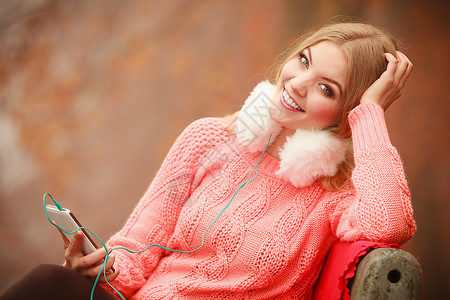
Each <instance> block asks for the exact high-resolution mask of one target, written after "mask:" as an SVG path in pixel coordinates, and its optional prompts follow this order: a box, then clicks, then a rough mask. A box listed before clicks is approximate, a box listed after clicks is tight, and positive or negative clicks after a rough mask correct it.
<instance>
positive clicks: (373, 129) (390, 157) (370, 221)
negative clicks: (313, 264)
mask: <svg viewBox="0 0 450 300" xmlns="http://www.w3.org/2000/svg"><path fill="white" fill-rule="evenodd" d="M349 122H350V126H351V128H352V139H353V147H354V159H355V168H354V170H353V173H352V182H353V186H354V191H352V192H347V193H345V192H344V193H341V194H339V195H338V198H339V199H338V203H337V206H336V208H335V211H334V214H333V218H332V228H333V230H334V231H335V233H336V236H337V237H338V238H339V239H340V240H342V241H349V242H350V241H356V240H361V239H366V240H371V241H377V242H388V243H399V244H403V243H405V242H406V241H407V240H409V239H410V238H411V237H412V236H413V235H414V233H415V231H416V224H415V221H414V219H413V210H412V206H411V195H410V192H409V189H408V186H407V183H406V179H405V174H404V171H403V165H402V162H401V160H400V157H399V155H398V153H397V150H396V149H395V148H394V147H393V146H392V144H391V142H390V140H389V135H388V131H387V128H386V122H385V119H384V111H383V109H382V108H381V107H380V106H379V105H377V104H374V103H366V104H361V105H359V106H357V107H356V108H355V109H354V110H353V111H352V112H351V113H350V115H349Z"/></svg>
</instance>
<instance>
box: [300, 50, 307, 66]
mask: <svg viewBox="0 0 450 300" xmlns="http://www.w3.org/2000/svg"><path fill="white" fill-rule="evenodd" d="M300 61H301V62H302V64H303V65H304V66H305V67H306V68H307V69H308V68H309V61H308V58H306V56H305V55H304V54H303V53H300Z"/></svg>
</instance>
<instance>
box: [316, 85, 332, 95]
mask: <svg viewBox="0 0 450 300" xmlns="http://www.w3.org/2000/svg"><path fill="white" fill-rule="evenodd" d="M319 86H320V89H321V90H322V92H324V94H325V95H327V96H328V97H333V95H334V93H333V90H332V89H331V88H330V87H329V86H328V85H326V84H319Z"/></svg>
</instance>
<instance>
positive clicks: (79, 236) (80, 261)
mask: <svg viewBox="0 0 450 300" xmlns="http://www.w3.org/2000/svg"><path fill="white" fill-rule="evenodd" d="M60 233H61V236H62V237H63V241H64V249H65V253H64V257H65V259H66V267H67V268H70V269H73V270H75V271H77V272H78V273H80V274H82V275H84V276H87V277H92V278H96V277H97V275H98V273H99V272H100V270H101V268H102V266H103V261H102V259H104V258H105V257H106V250H105V248H103V247H102V248H100V249H97V250H96V251H94V252H92V253H90V254H88V255H83V253H82V252H81V246H82V242H83V233H82V232H81V230H78V231H77V232H76V233H75V234H74V236H73V238H72V240H71V241H69V240H68V239H67V237H66V236H65V235H64V234H63V233H62V232H60ZM114 261H115V257H114V256H112V255H110V256H109V259H108V262H107V263H106V266H105V269H106V270H107V271H106V279H107V280H108V281H113V280H114V279H115V278H116V277H117V276H118V275H119V269H118V268H117V266H116V265H114ZM113 266H114V268H113V269H111V267H113ZM110 269H111V270H110ZM99 282H106V280H105V278H104V276H103V271H102V275H101V276H100V278H99Z"/></svg>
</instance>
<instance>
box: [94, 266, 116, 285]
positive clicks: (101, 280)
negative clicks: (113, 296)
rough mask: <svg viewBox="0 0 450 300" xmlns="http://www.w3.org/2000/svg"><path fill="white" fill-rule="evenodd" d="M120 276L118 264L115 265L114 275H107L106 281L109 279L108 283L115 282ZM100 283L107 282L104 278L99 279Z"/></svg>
mask: <svg viewBox="0 0 450 300" xmlns="http://www.w3.org/2000/svg"><path fill="white" fill-rule="evenodd" d="M119 274H120V270H119V268H118V266H117V264H115V265H114V272H113V273H109V274H108V273H107V274H106V279H108V281H113V280H114V279H116V278H117V276H119ZM99 281H100V282H106V280H105V278H104V277H103V276H102V277H101V278H100V279H99Z"/></svg>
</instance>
